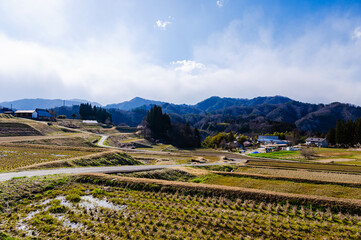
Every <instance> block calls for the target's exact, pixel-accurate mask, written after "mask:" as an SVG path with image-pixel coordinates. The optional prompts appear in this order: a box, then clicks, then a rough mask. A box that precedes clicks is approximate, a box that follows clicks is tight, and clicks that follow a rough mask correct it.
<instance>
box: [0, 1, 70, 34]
mask: <svg viewBox="0 0 361 240" xmlns="http://www.w3.org/2000/svg"><path fill="white" fill-rule="evenodd" d="M66 3H67V1H66V0H52V1H48V0H32V1H28V0H12V1H6V0H0V12H1V17H0V18H1V22H2V24H3V27H4V26H5V27H6V26H8V27H9V28H11V30H12V31H17V33H16V35H21V36H22V37H24V38H26V37H28V36H32V37H36V38H38V39H42V40H44V39H45V40H48V39H49V38H53V37H60V36H62V35H64V33H65V32H66V31H67V30H68V27H69V26H68V24H67V22H66V11H67V9H66Z"/></svg>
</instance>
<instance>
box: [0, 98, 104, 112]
mask: <svg viewBox="0 0 361 240" xmlns="http://www.w3.org/2000/svg"><path fill="white" fill-rule="evenodd" d="M81 103H91V104H92V105H95V106H101V105H100V104H99V103H97V102H90V101H87V100H83V99H68V100H65V99H43V98H35V99H34V98H27V99H20V100H15V101H8V102H1V103H0V106H1V107H7V108H12V109H15V110H34V109H35V108H43V109H50V108H55V107H60V106H68V107H71V106H73V105H80V104H81Z"/></svg>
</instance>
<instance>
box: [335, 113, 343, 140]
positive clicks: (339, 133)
mask: <svg viewBox="0 0 361 240" xmlns="http://www.w3.org/2000/svg"><path fill="white" fill-rule="evenodd" d="M335 138H336V143H337V144H342V143H343V121H342V120H341V119H338V120H337V122H336V134H335Z"/></svg>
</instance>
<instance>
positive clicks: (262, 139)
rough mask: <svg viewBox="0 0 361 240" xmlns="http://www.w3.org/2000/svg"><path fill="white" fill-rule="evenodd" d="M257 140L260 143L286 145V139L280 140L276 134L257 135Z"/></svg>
mask: <svg viewBox="0 0 361 240" xmlns="http://www.w3.org/2000/svg"><path fill="white" fill-rule="evenodd" d="M258 142H259V143H260V144H262V145H279V146H281V145H286V146H287V145H288V144H289V142H288V141H286V140H280V139H279V138H278V136H258Z"/></svg>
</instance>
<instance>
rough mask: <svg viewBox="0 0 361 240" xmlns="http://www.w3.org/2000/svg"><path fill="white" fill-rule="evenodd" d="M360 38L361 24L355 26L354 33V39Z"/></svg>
mask: <svg viewBox="0 0 361 240" xmlns="http://www.w3.org/2000/svg"><path fill="white" fill-rule="evenodd" d="M360 38H361V26H359V27H357V28H355V30H354V31H353V35H352V39H360Z"/></svg>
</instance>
